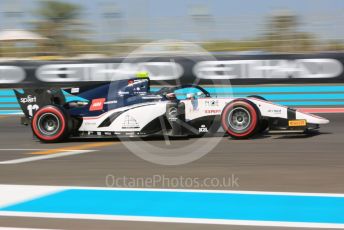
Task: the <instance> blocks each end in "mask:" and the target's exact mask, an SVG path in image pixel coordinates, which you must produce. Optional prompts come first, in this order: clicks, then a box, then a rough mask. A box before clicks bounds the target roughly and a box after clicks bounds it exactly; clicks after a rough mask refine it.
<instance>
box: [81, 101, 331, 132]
mask: <svg viewBox="0 0 344 230" xmlns="http://www.w3.org/2000/svg"><path fill="white" fill-rule="evenodd" d="M246 99H247V100H250V101H251V102H253V103H254V104H256V106H257V108H259V110H260V113H261V115H262V116H263V117H276V118H277V117H278V118H285V119H287V117H288V113H287V110H288V107H286V106H281V105H276V104H273V103H271V102H269V101H264V100H260V99H256V98H246ZM233 100H234V98H198V99H186V100H182V101H181V102H183V103H184V104H185V119H186V121H190V120H194V119H197V118H200V117H204V116H209V115H221V113H222V110H223V108H224V107H225V105H226V104H228V103H230V102H231V101H233ZM167 103H168V101H155V102H149V103H141V104H136V105H132V106H126V107H122V108H118V109H114V110H111V111H108V112H106V113H104V114H102V115H100V116H98V117H84V118H83V122H82V125H81V127H80V128H79V131H88V132H140V131H141V130H142V128H143V127H144V126H146V125H147V124H148V123H150V122H151V121H152V120H154V119H156V118H158V117H160V116H162V115H164V114H165V113H166V104H167ZM120 111H125V112H123V113H122V114H121V115H119V116H118V117H117V118H116V119H115V120H114V121H113V122H112V123H111V125H110V126H108V127H98V126H99V125H100V124H101V123H102V122H103V121H104V120H105V119H106V118H108V117H109V116H110V115H111V114H115V113H117V112H120ZM296 119H305V120H306V121H307V123H311V124H327V123H329V121H328V120H327V119H325V118H322V117H318V116H315V115H313V114H307V113H302V112H298V111H297V112H296Z"/></svg>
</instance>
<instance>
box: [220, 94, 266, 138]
mask: <svg viewBox="0 0 344 230" xmlns="http://www.w3.org/2000/svg"><path fill="white" fill-rule="evenodd" d="M259 117H260V115H259V111H258V109H257V108H256V106H255V105H254V104H253V103H252V102H250V101H248V100H245V99H238V100H234V101H232V102H230V103H229V104H227V105H226V106H225V108H224V109H223V111H222V114H221V124H222V127H223V129H224V130H225V131H226V132H227V133H228V134H229V135H230V136H231V137H233V138H235V139H246V138H249V137H251V136H252V135H254V134H255V133H256V132H257V130H258V129H259V120H260V118H259Z"/></svg>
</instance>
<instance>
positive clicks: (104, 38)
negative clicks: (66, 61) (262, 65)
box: [0, 0, 344, 60]
mask: <svg viewBox="0 0 344 230" xmlns="http://www.w3.org/2000/svg"><path fill="white" fill-rule="evenodd" d="M0 11H1V12H0V58H25V59H26V58H38V59H40V58H42V59H43V60H44V59H45V58H46V59H49V57H55V58H58V57H82V56H85V55H86V56H91V57H98V56H99V57H104V56H107V57H114V56H122V55H125V54H127V53H129V52H131V51H132V50H134V49H136V48H137V47H139V46H141V45H142V44H145V43H147V42H152V41H157V40H162V39H176V40H180V41H179V42H180V43H183V42H182V41H189V42H193V43H196V44H198V45H200V46H201V47H203V48H205V49H206V50H208V51H211V52H214V53H229V54H230V53H249V54H251V53H252V54H255V53H257V54H260V53H318V52H338V51H343V50H344V39H343V38H344V36H343V35H344V30H343V29H344V25H343V22H344V20H343V19H344V14H343V12H344V1H342V0H326V1H325V0H289V1H285V0H265V1H258V0H241V1H234V0H227V1H226V0H212V1H210V0H174V1H165V0H164V1H156V0H128V1H116V0H111V1H110V0H84V1H80V0H63V1H58V0H51V1H50V0H2V1H1V2H0ZM179 42H174V43H173V44H172V45H171V46H169V47H163V48H162V49H172V50H173V49H178V45H179V44H178V43H179Z"/></svg>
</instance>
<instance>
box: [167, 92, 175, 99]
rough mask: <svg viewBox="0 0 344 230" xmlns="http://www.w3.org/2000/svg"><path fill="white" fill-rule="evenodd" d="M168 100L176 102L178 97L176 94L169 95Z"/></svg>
mask: <svg viewBox="0 0 344 230" xmlns="http://www.w3.org/2000/svg"><path fill="white" fill-rule="evenodd" d="M166 98H167V99H168V100H176V99H177V96H176V94H175V93H168V94H166Z"/></svg>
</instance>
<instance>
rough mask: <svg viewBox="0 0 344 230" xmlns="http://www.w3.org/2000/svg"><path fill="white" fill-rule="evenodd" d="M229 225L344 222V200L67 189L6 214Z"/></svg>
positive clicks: (332, 198) (13, 206)
mask: <svg viewBox="0 0 344 230" xmlns="http://www.w3.org/2000/svg"><path fill="white" fill-rule="evenodd" d="M0 210H1V211H15V212H43V213H63V214H101V215H120V216H145V217H173V218H202V219H224V220H252V221H283V222H308V223H336V224H343V223H344V197H325V196H303V195H275V194H273V195H265V194H240V193H219V192H218V193H212V192H182V191H179V192H177V191H147V190H146V191H144V190H88V189H67V190H65V191H62V192H57V193H55V194H50V195H47V196H44V197H41V198H37V199H34V200H31V201H26V202H23V203H19V204H16V205H12V206H9V207H5V208H3V209H0Z"/></svg>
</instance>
